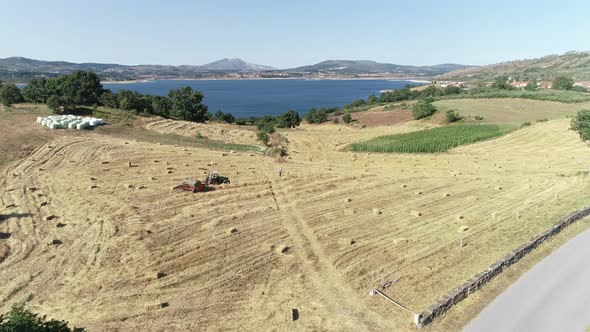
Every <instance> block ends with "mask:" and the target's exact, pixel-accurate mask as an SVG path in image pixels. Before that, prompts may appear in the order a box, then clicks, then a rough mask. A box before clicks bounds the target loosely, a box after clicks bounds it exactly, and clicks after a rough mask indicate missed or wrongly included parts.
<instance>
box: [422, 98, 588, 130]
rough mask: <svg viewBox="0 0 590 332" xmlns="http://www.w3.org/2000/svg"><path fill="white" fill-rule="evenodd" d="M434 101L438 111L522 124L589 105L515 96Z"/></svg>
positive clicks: (555, 116)
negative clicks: (452, 111)
mask: <svg viewBox="0 0 590 332" xmlns="http://www.w3.org/2000/svg"><path fill="white" fill-rule="evenodd" d="M434 105H435V106H436V107H437V108H438V109H439V110H440V111H448V110H457V111H459V113H460V114H461V115H462V116H471V117H475V116H481V117H483V118H484V121H485V122H486V123H494V124H502V123H510V124H521V123H523V122H535V121H538V120H544V119H548V120H551V119H558V118H565V117H566V116H570V115H574V114H576V113H577V112H578V111H580V110H583V109H590V102H584V103H570V104H567V103H558V102H552V101H539V100H527V99H518V98H500V99H446V100H439V101H436V102H435V103H434Z"/></svg>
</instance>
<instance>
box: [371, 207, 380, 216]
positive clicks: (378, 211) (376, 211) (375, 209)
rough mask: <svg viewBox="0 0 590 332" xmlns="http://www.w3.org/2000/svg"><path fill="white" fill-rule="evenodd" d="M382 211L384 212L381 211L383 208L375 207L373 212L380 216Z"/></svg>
mask: <svg viewBox="0 0 590 332" xmlns="http://www.w3.org/2000/svg"><path fill="white" fill-rule="evenodd" d="M381 213H382V212H381V210H379V209H377V208H374V209H373V214H374V215H376V216H378V215H380V214H381Z"/></svg>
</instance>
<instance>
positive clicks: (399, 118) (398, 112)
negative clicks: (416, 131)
mask: <svg viewBox="0 0 590 332" xmlns="http://www.w3.org/2000/svg"><path fill="white" fill-rule="evenodd" d="M351 115H352V120H353V124H355V125H359V126H367V127H377V126H393V125H398V124H402V123H405V122H408V121H412V112H410V111H408V110H402V109H395V110H387V111H381V110H369V111H366V112H356V113H351ZM338 118H339V121H340V123H344V122H343V121H342V116H339V117H338Z"/></svg>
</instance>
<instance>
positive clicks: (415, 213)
mask: <svg viewBox="0 0 590 332" xmlns="http://www.w3.org/2000/svg"><path fill="white" fill-rule="evenodd" d="M410 214H411V215H413V216H414V217H420V216H422V212H420V211H417V210H412V211H410Z"/></svg>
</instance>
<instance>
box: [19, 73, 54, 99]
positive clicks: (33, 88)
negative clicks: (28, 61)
mask: <svg viewBox="0 0 590 332" xmlns="http://www.w3.org/2000/svg"><path fill="white" fill-rule="evenodd" d="M46 85H47V79H45V78H34V79H32V80H31V81H29V83H27V85H26V86H25V87H24V88H23V97H24V98H25V101H26V102H28V103H35V104H42V103H46V102H47V98H48V97H49V93H48V91H47V86H46Z"/></svg>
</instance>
